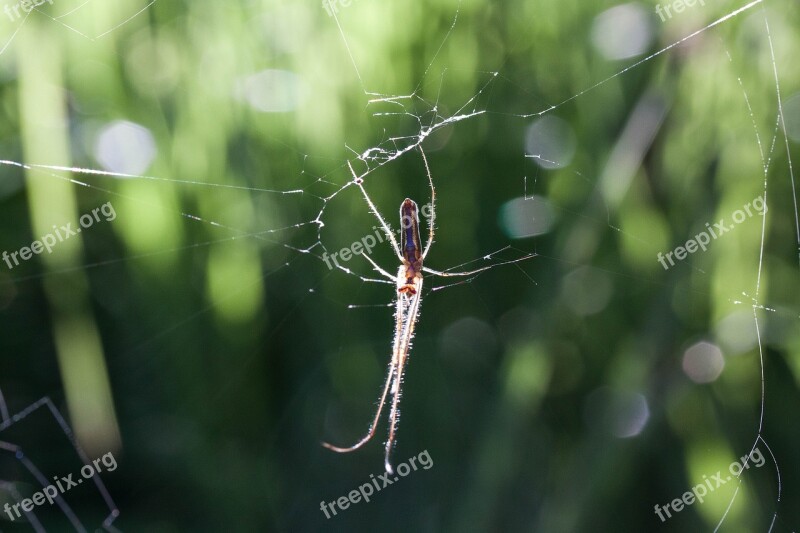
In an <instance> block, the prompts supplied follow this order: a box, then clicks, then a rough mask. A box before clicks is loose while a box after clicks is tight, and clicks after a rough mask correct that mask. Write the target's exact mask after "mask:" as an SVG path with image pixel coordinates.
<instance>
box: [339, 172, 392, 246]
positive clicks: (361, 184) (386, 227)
mask: <svg viewBox="0 0 800 533" xmlns="http://www.w3.org/2000/svg"><path fill="white" fill-rule="evenodd" d="M347 166H348V167H350V173H351V174H352V175H353V183H355V184H356V185H357V186H358V188H359V189H361V194H362V195H364V200H366V201H367V204H368V205H369V208H370V210H371V211H372V214H373V215H375V218H377V219H378V222H380V223H381V227H382V228H383V232H384V233H385V234H386V237H387V238H388V239H389V242H391V243H392V248H393V249H394V253H395V255H396V256H397V258H398V259H400V260H401V261H402V260H403V256H402V255H401V254H400V246H398V245H397V239H395V238H394V233H392V230H391V229H389V225H388V224H387V223H386V221H385V220H383V217H382V216H381V214H380V213H378V208H377V207H375V204H374V203H373V202H372V199H371V198H370V197H369V194H367V190H366V189H365V188H364V180H363V179H361V178H359V177H358V176H357V175H356V172H355V170H353V165H351V164H350V161H348V162H347Z"/></svg>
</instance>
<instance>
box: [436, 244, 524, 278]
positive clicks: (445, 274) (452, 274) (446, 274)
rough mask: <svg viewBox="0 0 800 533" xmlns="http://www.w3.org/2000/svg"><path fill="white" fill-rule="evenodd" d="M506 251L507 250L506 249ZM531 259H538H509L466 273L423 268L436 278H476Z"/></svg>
mask: <svg viewBox="0 0 800 533" xmlns="http://www.w3.org/2000/svg"><path fill="white" fill-rule="evenodd" d="M504 250H505V248H504ZM501 251H502V250H501ZM495 253H497V252H495ZM491 255H494V254H491ZM491 255H487V256H486V257H485V258H484V259H489V258H490V257H491ZM531 257H536V254H528V255H525V256H523V257H519V258H517V259H509V260H508V261H501V262H499V263H493V264H491V265H488V266H485V267H481V268H476V269H474V270H468V271H466V272H440V271H439V270H434V269H432V268H428V267H422V271H423V272H425V273H427V274H432V275H434V276H439V277H442V278H451V277H458V276H474V275H476V274H480V273H481V272H484V271H486V270H489V269H490V268H494V267H497V266H502V265H512V264H514V263H519V262H520V261H525V260H526V259H530V258H531Z"/></svg>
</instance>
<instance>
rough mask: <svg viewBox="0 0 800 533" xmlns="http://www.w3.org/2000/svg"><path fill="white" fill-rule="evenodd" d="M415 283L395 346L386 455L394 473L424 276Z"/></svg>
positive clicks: (391, 471)
mask: <svg viewBox="0 0 800 533" xmlns="http://www.w3.org/2000/svg"><path fill="white" fill-rule="evenodd" d="M415 285H416V286H415V289H416V292H415V293H414V296H412V297H411V302H410V303H409V304H408V311H407V313H406V317H405V321H404V322H405V323H404V324H403V331H402V335H400V336H399V338H398V341H399V342H398V344H397V346H396V347H395V354H396V358H397V371H396V372H395V377H394V385H393V387H392V410H391V411H390V414H389V438H388V439H387V440H386V455H385V457H384V467H385V468H386V471H387V472H388V473H390V474H393V473H394V469H393V468H392V464H391V462H390V456H391V454H392V449H393V448H394V441H395V438H396V435H395V434H396V433H397V415H398V409H397V407H398V405H399V403H400V394H401V393H400V387H401V386H402V384H403V371H404V370H405V364H406V360H407V359H408V352H409V350H410V349H411V339H412V338H413V337H414V326H415V325H416V323H417V316H418V315H419V307H420V302H421V301H422V278H417V280H416V282H415ZM400 299H402V297H400Z"/></svg>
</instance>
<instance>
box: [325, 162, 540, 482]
mask: <svg viewBox="0 0 800 533" xmlns="http://www.w3.org/2000/svg"><path fill="white" fill-rule="evenodd" d="M419 150H420V153H421V154H422V160H423V162H424V163H425V171H426V173H427V175H428V184H429V185H430V189H431V203H430V206H431V209H430V217H429V219H428V240H427V242H426V243H425V247H424V249H423V248H422V246H421V240H420V231H419V209H418V207H417V204H416V202H414V201H413V200H411V199H410V198H406V199H405V200H403V202H402V203H401V204H400V225H401V232H400V245H399V246H398V243H397V239H395V236H394V233H393V232H392V230H391V229H390V227H389V225H388V224H387V223H386V221H385V220H384V219H383V217H382V216H381V215H380V213H379V212H378V209H377V208H376V207H375V204H374V203H373V202H372V199H371V198H370V197H369V194H367V191H366V189H365V188H364V185H363V179H361V178H360V177H358V176H357V175H356V173H355V171H354V170H353V167H352V165H350V163H349V162H348V167H349V168H350V173H351V174H352V175H353V183H354V184H355V185H356V186H357V187H358V188H359V189H360V190H361V193H362V195H363V196H364V200H366V202H367V204H368V205H369V208H370V211H371V212H372V213H373V214H374V215H375V218H377V219H378V222H379V223H380V225H381V228H383V232H384V233H385V234H386V237H387V239H388V240H389V242H390V243H391V245H392V248H393V249H394V252H395V255H396V256H397V259H399V260H400V268H399V270H398V271H397V275H396V276H393V275H392V274H390V273H389V272H387V271H386V270H384V269H383V268H381V267H380V266H379V265H378V264H377V263H376V262H375V261H374V260H373V259H372V258H371V257H370V256H369V255H367V254H366V253H365V254H362V255H363V256H364V258H365V259H366V260H367V261H369V263H370V264H371V265H372V268H373V269H374V270H375V271H376V272H378V273H379V274H381V275H382V276H383V277H385V278H386V279H387V280H389V281H388V282H387V283H391V284H393V285H395V287H396V300H395V330H394V340H393V342H392V358H391V361H390V362H389V372H388V374H387V376H386V383H385V384H384V387H383V393H382V394H381V397H380V400H379V402H378V409H377V411H376V413H375V417H374V418H373V420H372V423H371V424H370V426H369V430H368V431H367V434H366V435H365V436H364V437H363V438H362V439H361V440H359V441H358V442H356V443H355V444H354V445H352V446H349V447H345V448H342V447H338V446H334V445H332V444H329V443H327V442H323V443H322V445H323V446H324V447H325V448H328V449H329V450H333V451H335V452H338V453H347V452H352V451H355V450H357V449H359V448H361V447H362V446H363V445H364V444H366V443H367V442H369V440H370V439H371V438H372V437H373V436H374V435H375V430H376V428H377V425H378V420H379V419H380V416H381V413H382V412H383V408H384V405H385V404H386V398H387V396H388V394H389V391H390V390H391V393H392V406H391V410H390V412H389V438H388V439H387V440H386V451H385V456H384V467H385V468H386V471H387V472H388V473H389V474H393V473H394V470H393V468H392V465H391V461H390V457H391V452H392V449H393V448H394V444H395V439H396V436H397V421H398V406H399V404H400V395H401V390H400V389H401V386H402V382H403V372H404V371H405V366H406V362H407V360H408V355H409V352H410V350H411V341H412V339H413V338H414V328H415V326H416V323H417V319H418V318H419V310H420V305H421V304H422V286H423V273H426V274H431V275H433V276H440V277H456V276H474V275H476V274H478V273H480V272H483V271H485V270H488V269H489V268H492V267H493V266H498V265H497V264H495V265H489V266H485V267H481V268H478V269H475V270H470V271H468V272H440V271H438V270H433V269H431V268H428V267H426V266H423V262H424V261H425V259H426V258H427V256H428V252H430V249H431V245H432V244H433V235H434V221H435V218H436V210H435V203H436V189H435V188H434V186H433V178H432V177H431V171H430V167H429V166H428V160H427V158H426V157H425V152H424V151H423V150H422V147H421V146H420V147H419ZM491 255H493V254H490V255H489V256H486V257H485V259H488V258H490V257H491ZM529 257H532V255H528V256H526V257H523V258H520V259H517V260H513V261H506V262H503V263H499V264H507V263H514V262H517V261H522V260H524V259H527V258H529Z"/></svg>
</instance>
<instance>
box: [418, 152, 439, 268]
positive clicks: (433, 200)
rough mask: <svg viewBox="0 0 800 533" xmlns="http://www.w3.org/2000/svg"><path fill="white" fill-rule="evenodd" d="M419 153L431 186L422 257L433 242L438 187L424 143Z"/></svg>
mask: <svg viewBox="0 0 800 533" xmlns="http://www.w3.org/2000/svg"><path fill="white" fill-rule="evenodd" d="M419 153H421V154H422V161H424V162H425V172H426V173H427V174H428V183H429V184H430V186H431V209H430V214H431V216H430V218H429V219H428V242H426V243H425V249H424V250H423V252H422V259H423V260H424V259H425V258H426V257H427V256H428V250H430V249H431V245H432V244H433V227H434V222H435V221H436V188H435V187H434V186H433V177H432V176H431V169H430V167H429V166H428V158H427V157H425V152H424V151H423V150H422V145H420V147H419Z"/></svg>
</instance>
